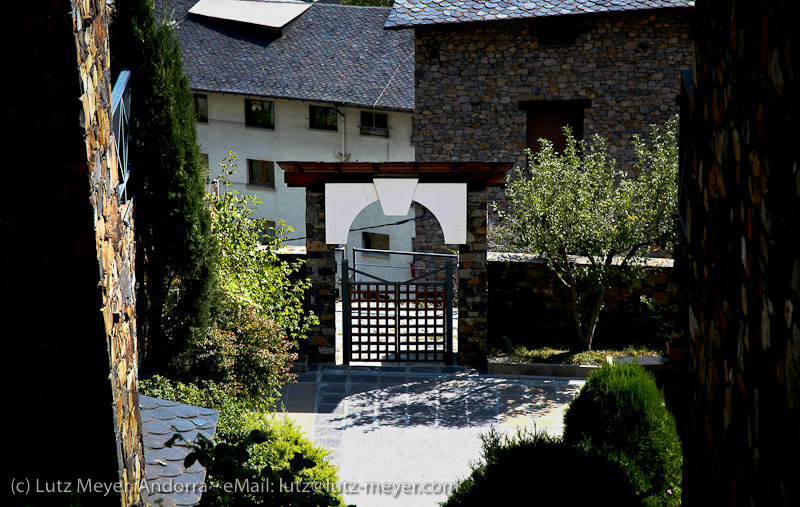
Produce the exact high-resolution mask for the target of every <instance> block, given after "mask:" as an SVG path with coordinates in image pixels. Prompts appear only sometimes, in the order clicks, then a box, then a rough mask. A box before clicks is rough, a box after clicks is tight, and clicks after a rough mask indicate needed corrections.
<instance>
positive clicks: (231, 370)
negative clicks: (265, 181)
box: [187, 153, 316, 397]
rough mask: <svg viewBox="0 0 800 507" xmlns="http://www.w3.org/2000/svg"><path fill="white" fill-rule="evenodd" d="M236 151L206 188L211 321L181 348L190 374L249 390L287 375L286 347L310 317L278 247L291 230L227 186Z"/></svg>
mask: <svg viewBox="0 0 800 507" xmlns="http://www.w3.org/2000/svg"><path fill="white" fill-rule="evenodd" d="M235 159H236V155H235V154H233V153H231V154H229V156H228V157H227V158H226V159H225V160H223V161H222V163H220V167H221V168H222V174H221V175H220V176H219V181H220V183H221V187H222V191H221V192H220V193H219V194H210V195H208V196H207V197H208V204H209V207H210V210H211V217H212V220H211V223H212V225H211V227H212V236H213V238H214V241H215V243H216V246H217V256H218V264H217V266H218V276H219V283H218V285H219V287H220V292H221V298H220V299H221V302H220V304H219V310H218V311H217V312H216V318H215V323H214V325H213V326H211V328H210V330H209V332H208V333H207V335H206V336H205V339H204V340H202V341H200V342H199V343H198V347H197V348H195V349H194V350H191V351H189V352H190V354H191V357H189V358H187V361H193V365H194V369H195V371H194V373H193V376H194V377H197V378H205V379H210V380H215V381H217V382H224V383H226V384H228V385H232V386H233V387H235V388H236V389H237V390H240V391H243V392H245V393H246V394H248V395H250V396H253V397H257V396H261V395H264V394H270V392H271V391H273V390H274V389H275V388H277V387H279V386H280V385H283V384H286V383H287V382H288V381H289V380H290V375H289V374H288V370H289V365H290V363H291V360H292V359H293V358H295V357H296V354H295V353H294V352H292V351H291V349H292V347H293V346H295V345H297V343H298V341H301V340H303V339H305V338H306V334H307V333H308V330H309V329H310V326H311V325H312V324H314V323H315V322H316V317H315V316H314V315H313V314H307V313H306V312H305V309H304V307H303V300H304V297H305V290H306V289H307V288H308V287H309V285H310V283H309V282H308V281H307V280H305V281H304V280H297V279H296V277H295V276H294V275H295V273H297V271H298V270H299V269H300V267H301V263H302V261H297V262H294V263H291V262H287V261H284V260H282V259H281V258H280V257H279V255H278V250H279V248H280V247H281V245H282V244H283V241H284V240H285V238H286V235H287V234H288V233H289V232H291V229H289V228H285V227H276V228H274V229H272V230H268V229H267V227H266V221H265V220H263V219H259V218H254V217H253V216H252V213H253V211H254V210H255V208H256V207H257V206H258V205H259V204H260V203H261V201H260V200H259V199H258V198H257V197H255V196H249V195H242V194H240V193H239V192H238V191H236V190H233V189H231V188H230V187H231V182H230V180H229V179H228V177H229V176H231V175H233V174H235V172H236V164H235Z"/></svg>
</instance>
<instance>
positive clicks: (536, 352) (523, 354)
mask: <svg viewBox="0 0 800 507" xmlns="http://www.w3.org/2000/svg"><path fill="white" fill-rule="evenodd" d="M495 355H496V356H497V357H500V358H503V359H505V360H507V361H509V362H515V363H550V364H583V365H596V366H599V365H601V364H603V363H605V362H606V356H612V357H659V356H661V355H663V351H661V350H657V349H652V348H649V347H646V346H627V347H621V348H612V349H601V350H592V351H582V352H576V351H570V350H566V349H560V348H557V347H537V348H529V347H526V346H524V345H512V346H511V347H509V350H508V351H507V352H498V353H496V354H495Z"/></svg>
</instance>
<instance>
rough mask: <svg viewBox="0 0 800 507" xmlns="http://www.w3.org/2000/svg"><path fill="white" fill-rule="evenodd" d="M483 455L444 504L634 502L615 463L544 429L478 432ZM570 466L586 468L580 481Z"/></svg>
mask: <svg viewBox="0 0 800 507" xmlns="http://www.w3.org/2000/svg"><path fill="white" fill-rule="evenodd" d="M481 439H482V440H483V459H482V460H481V461H480V462H479V463H477V464H475V465H473V467H472V473H471V474H470V476H469V477H468V478H466V479H464V480H463V481H462V482H461V484H459V486H458V488H457V489H456V490H455V491H454V492H453V493H452V494H451V495H450V496H449V497H448V499H447V501H446V502H445V503H444V504H443V505H444V507H459V506H479V505H517V504H519V500H520V498H529V499H531V502H533V503H535V504H536V505H540V504H541V505H564V506H576V507H577V506H584V505H595V504H599V505H603V504H606V503H608V504H611V505H616V506H634V505H639V503H638V499H637V498H636V496H635V495H634V492H633V490H632V488H631V487H630V485H629V484H628V482H627V481H626V480H625V476H624V474H623V473H622V471H621V470H620V468H619V466H618V465H617V464H616V463H613V462H610V461H608V460H607V459H605V458H604V457H603V456H601V455H599V454H596V453H594V452H588V451H584V450H581V449H578V448H576V447H573V446H570V445H567V444H565V443H564V442H562V441H561V439H559V438H557V437H553V436H550V435H548V434H547V433H544V432H527V431H521V432H519V433H517V435H515V436H505V435H500V434H499V433H498V432H497V431H496V430H494V429H492V430H491V431H490V432H489V433H488V434H486V435H481ZM570 470H580V471H589V472H588V473H584V474H582V475H581V477H580V479H577V480H576V478H575V476H574V475H573V474H571V473H569V471H570Z"/></svg>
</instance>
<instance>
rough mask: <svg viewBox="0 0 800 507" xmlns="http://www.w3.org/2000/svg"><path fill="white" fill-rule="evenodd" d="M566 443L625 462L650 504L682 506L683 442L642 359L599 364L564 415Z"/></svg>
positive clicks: (641, 495)
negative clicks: (640, 361) (632, 362)
mask: <svg viewBox="0 0 800 507" xmlns="http://www.w3.org/2000/svg"><path fill="white" fill-rule="evenodd" d="M564 442H565V443H567V444H570V445H574V446H576V447H578V448H579V449H582V450H585V451H587V452H595V453H598V454H601V455H603V456H607V457H608V458H609V459H610V460H612V461H615V462H617V463H619V465H620V466H621V467H622V469H623V470H624V471H625V474H626V475H627V477H628V479H629V480H630V482H631V484H632V485H633V487H634V488H635V490H636V491H637V493H638V494H639V496H640V497H641V498H642V500H643V503H644V504H645V505H678V504H679V503H680V496H681V466H682V461H683V457H682V453H681V443H680V439H679V438H678V432H677V430H676V427H675V419H674V418H673V416H672V414H670V413H669V411H668V410H667V408H666V405H665V403H664V395H663V394H662V393H661V391H660V390H659V389H658V387H657V386H656V383H655V379H654V378H653V376H652V375H651V374H650V373H649V372H647V371H646V370H645V369H644V368H643V367H642V366H641V365H639V364H635V363H634V364H627V365H624V364H623V365H618V366H612V365H609V364H606V365H604V366H602V367H601V368H598V369H597V370H596V371H595V372H594V373H592V375H590V376H589V378H588V379H587V381H586V384H585V385H584V386H583V389H581V392H580V394H579V395H578V396H577V397H576V398H575V399H573V400H572V403H570V406H569V408H568V409H567V411H566V413H565V414H564Z"/></svg>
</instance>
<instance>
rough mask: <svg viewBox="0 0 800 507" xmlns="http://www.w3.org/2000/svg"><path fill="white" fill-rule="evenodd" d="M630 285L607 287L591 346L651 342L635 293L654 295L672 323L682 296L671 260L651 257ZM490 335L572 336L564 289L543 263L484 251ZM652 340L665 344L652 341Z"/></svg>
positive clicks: (529, 340)
mask: <svg viewBox="0 0 800 507" xmlns="http://www.w3.org/2000/svg"><path fill="white" fill-rule="evenodd" d="M646 269H647V273H646V275H645V278H644V279H643V280H642V281H641V282H640V283H638V284H636V285H635V286H634V287H631V288H627V287H621V286H616V287H611V288H610V290H609V292H608V294H607V296H606V300H605V305H604V307H603V311H602V313H601V314H600V320H599V322H598V325H597V334H596V336H595V342H594V346H596V347H600V348H602V347H604V346H606V345H622V346H625V345H629V344H650V343H652V341H653V336H654V335H655V334H656V333H657V331H658V329H657V325H656V322H655V321H654V320H653V319H652V318H651V315H653V314H652V312H650V311H649V310H648V309H647V307H646V306H645V305H644V304H642V303H641V300H640V296H646V297H648V298H651V299H652V300H653V304H654V305H655V306H656V307H658V308H660V309H661V310H662V311H663V312H664V317H665V319H672V320H673V321H674V322H675V323H676V325H677V324H678V320H679V312H681V310H683V309H684V303H685V298H684V296H683V294H682V292H681V291H680V290H679V287H678V285H677V280H676V275H675V271H674V269H673V268H672V263H671V261H668V260H657V259H653V260H652V261H651V266H648V267H647V268H646ZM489 315H491V320H490V322H489V337H490V339H491V340H499V339H502V337H507V338H509V339H511V340H512V341H515V342H517V343H521V342H522V341H523V340H524V341H525V343H526V344H528V345H529V346H531V345H533V346H536V345H537V344H539V345H552V344H553V343H554V342H560V343H567V342H568V341H569V340H577V335H576V334H575V333H576V332H575V326H574V323H573V320H572V319H573V317H572V311H571V303H570V302H569V289H568V288H567V287H566V286H565V285H564V284H563V283H562V282H561V281H560V280H559V279H558V276H557V275H556V274H555V272H553V270H552V269H550V268H549V267H548V266H547V265H546V264H544V263H542V262H541V261H540V260H539V259H537V258H536V257H535V256H532V255H528V254H500V253H491V254H490V255H489ZM656 345H664V344H663V343H657V344H656Z"/></svg>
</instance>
